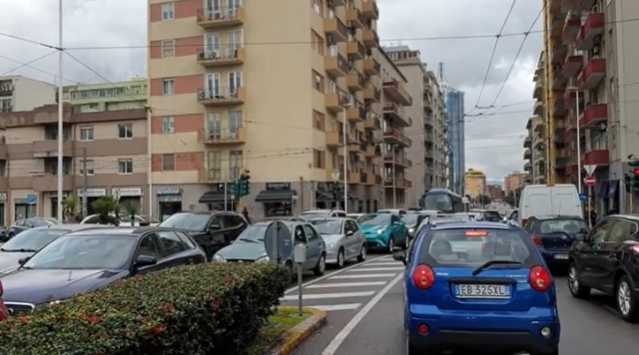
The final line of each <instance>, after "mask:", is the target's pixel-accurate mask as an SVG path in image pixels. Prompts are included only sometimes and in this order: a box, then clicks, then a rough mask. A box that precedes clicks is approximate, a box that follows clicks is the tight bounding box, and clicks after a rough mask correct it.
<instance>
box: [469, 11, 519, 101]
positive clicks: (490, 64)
mask: <svg viewBox="0 0 639 355" xmlns="http://www.w3.org/2000/svg"><path fill="white" fill-rule="evenodd" d="M516 4H517V0H512V2H511V4H510V9H509V10H508V13H507V14H506V18H505V19H504V22H503V23H502V25H501V28H500V29H499V32H498V33H497V35H496V36H495V43H494V44H493V49H492V51H491V53H490V58H489V59H488V66H487V67H486V73H485V74H484V80H483V82H482V84H481V89H480V90H479V96H478V97H477V103H476V104H475V109H482V107H481V106H479V104H480V103H481V99H482V96H483V95H484V90H486V84H487V83H488V76H489V75H490V70H491V68H492V66H493V61H494V60H495V53H497V46H498V45H499V40H500V39H501V36H502V35H503V33H504V28H505V27H506V24H507V23H508V20H509V19H510V15H512V13H513V10H514V8H515V5H516ZM488 108H490V107H488Z"/></svg>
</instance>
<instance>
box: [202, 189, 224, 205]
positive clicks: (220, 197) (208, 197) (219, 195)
mask: <svg viewBox="0 0 639 355" xmlns="http://www.w3.org/2000/svg"><path fill="white" fill-rule="evenodd" d="M226 198H227V199H228V200H229V201H230V200H231V194H227V195H226ZM217 202H222V203H224V192H219V191H209V192H207V193H205V194H204V195H202V197H200V203H217Z"/></svg>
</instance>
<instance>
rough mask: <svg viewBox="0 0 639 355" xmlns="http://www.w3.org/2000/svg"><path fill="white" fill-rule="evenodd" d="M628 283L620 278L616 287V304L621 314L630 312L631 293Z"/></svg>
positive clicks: (625, 314)
mask: <svg viewBox="0 0 639 355" xmlns="http://www.w3.org/2000/svg"><path fill="white" fill-rule="evenodd" d="M630 292H631V291H630V285H628V282H627V281H626V280H622V281H621V282H620V283H619V286H618V287H617V304H618V305H619V311H620V312H621V314H622V315H624V316H627V315H628V314H630V308H631V307H632V295H631V294H630Z"/></svg>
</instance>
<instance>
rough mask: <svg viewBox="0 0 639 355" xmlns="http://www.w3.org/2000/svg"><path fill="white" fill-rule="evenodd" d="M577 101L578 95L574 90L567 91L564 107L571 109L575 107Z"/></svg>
mask: <svg viewBox="0 0 639 355" xmlns="http://www.w3.org/2000/svg"><path fill="white" fill-rule="evenodd" d="M576 99H577V93H576V91H574V90H570V89H569V90H566V92H565V93H564V105H565V106H566V107H567V108H568V109H569V110H572V108H573V107H574V106H575V100H576Z"/></svg>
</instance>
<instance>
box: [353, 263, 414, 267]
mask: <svg viewBox="0 0 639 355" xmlns="http://www.w3.org/2000/svg"><path fill="white" fill-rule="evenodd" d="M400 265H401V266H403V265H404V264H402V263H398V262H392V263H386V262H384V263H382V262H379V263H370V264H364V265H363V266H361V267H368V266H371V267H373V266H374V267H377V266H400Z"/></svg>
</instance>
